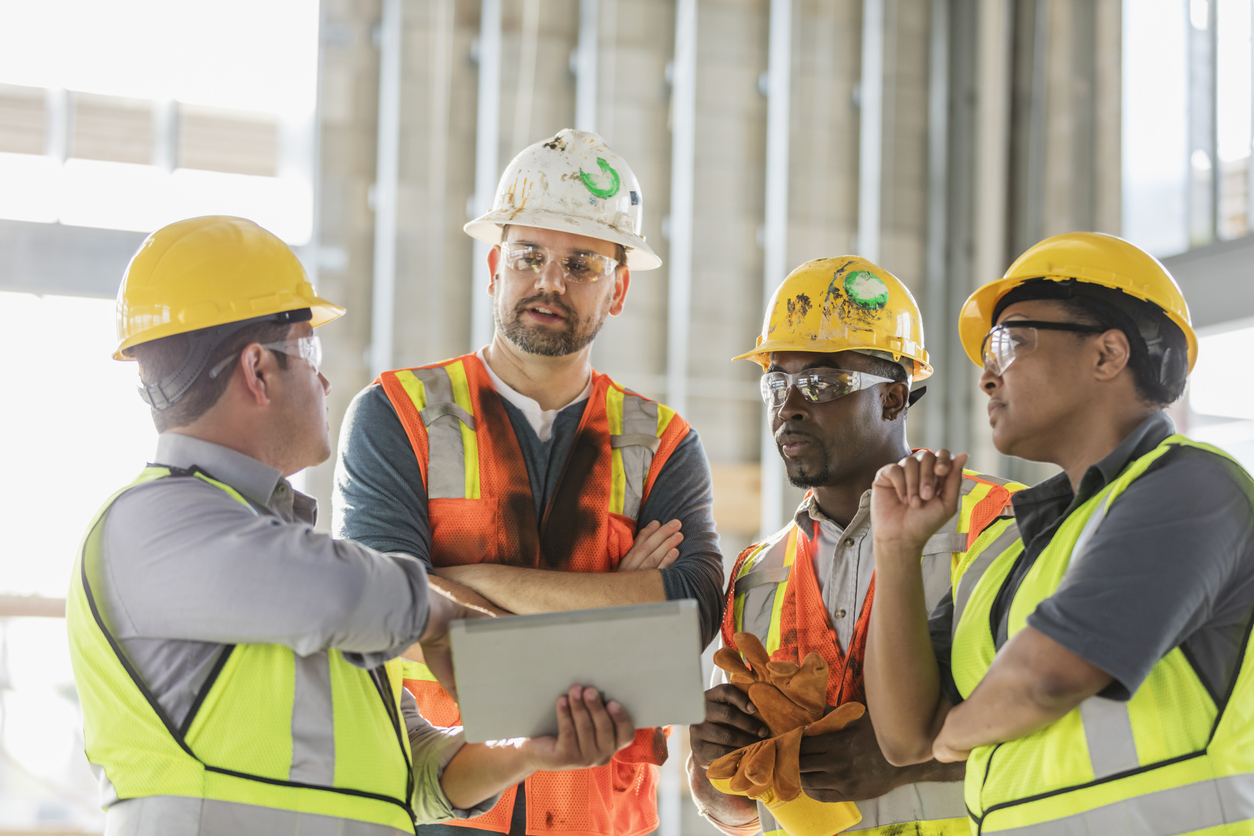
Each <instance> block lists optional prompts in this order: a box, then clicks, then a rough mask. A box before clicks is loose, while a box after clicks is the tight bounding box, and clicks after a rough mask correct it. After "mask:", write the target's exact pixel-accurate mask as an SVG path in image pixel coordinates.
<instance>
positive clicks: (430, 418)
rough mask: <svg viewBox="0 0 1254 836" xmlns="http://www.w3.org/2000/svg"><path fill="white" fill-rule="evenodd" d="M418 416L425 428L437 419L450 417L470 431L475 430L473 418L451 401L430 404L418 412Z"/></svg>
mask: <svg viewBox="0 0 1254 836" xmlns="http://www.w3.org/2000/svg"><path fill="white" fill-rule="evenodd" d="M418 415H419V417H421V418H422V423H423V426H425V427H430V426H431V424H432V423H433V422H434V421H435V419H437V418H443V417H444V416H445V415H452V416H453V417H454V418H456V419H457V420H458V421H461V422H462V423H463V424H465V425H466V426H467V427H469V428H470V429H471V430H473V429H474V428H475V417H474V416H473V415H471V414H470V413H469V412H467V411H466V410H464V409H462V408H461V407H460V406H458V405H457V404H455V403H453V402H452V401H445V402H444V403H436V404H431V406H429V407H427V408H426V409H424V410H423V411H422V412H419V413H418Z"/></svg>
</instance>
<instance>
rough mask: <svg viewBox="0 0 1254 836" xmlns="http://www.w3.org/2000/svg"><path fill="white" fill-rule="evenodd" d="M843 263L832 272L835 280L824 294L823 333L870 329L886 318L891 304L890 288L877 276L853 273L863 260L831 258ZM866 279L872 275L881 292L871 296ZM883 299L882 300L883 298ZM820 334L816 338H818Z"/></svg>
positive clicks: (862, 271) (866, 272)
mask: <svg viewBox="0 0 1254 836" xmlns="http://www.w3.org/2000/svg"><path fill="white" fill-rule="evenodd" d="M829 260H831V261H839V262H840V263H839V264H838V266H837V267H836V268H835V270H833V272H832V280H831V282H829V283H828V285H827V292H826V293H825V294H824V295H823V319H822V323H821V325H820V331H821V332H822V333H823V334H826V335H833V334H836V333H838V332H839V333H843V332H845V331H847V330H848V329H849V328H850V327H852V328H857V329H863V330H869V329H870V328H871V327H872V325H873V324H874V323H875V322H876V321H878V320H880V319H882V318H883V316H884V307H885V305H887V303H888V288H887V286H885V285H884V283H883V280H881V279H880V278H879V277H878V276H876V275H875V274H874V273H870V272H868V271H866V270H854V269H853V268H854V267H855V266H857V265H858V264H859V263H860V262H861V259H856V258H849V259H839V260H838V259H829ZM866 276H870V277H871V278H873V279H874V280H875V281H876V282H879V285H880V287H882V293H878V292H877V293H871V292H870V291H871V290H878V288H870V287H867V286H866V279H865V277H866ZM881 296H882V299H881V298H880V297H881ZM819 336H820V335H816V338H818V337H819Z"/></svg>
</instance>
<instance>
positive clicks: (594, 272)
mask: <svg viewBox="0 0 1254 836" xmlns="http://www.w3.org/2000/svg"><path fill="white" fill-rule="evenodd" d="M501 257H502V259H503V260H504V262H505V266H506V268H508V269H509V270H510V271H512V272H514V273H517V274H519V275H520V276H523V277H530V278H532V279H533V280H534V278H535V277H536V276H538V275H540V274H541V273H543V272H544V269H545V268H546V267H548V266H549V262H550V261H556V262H557V265H558V267H560V268H561V270H562V276H563V278H565V279H566V281H568V282H575V283H577V284H584V283H590V282H595V281H599V280H600V279H604V278H605V277H607V276H609V275H611V274H612V273H613V272H614V270H615V268H617V267H618V259H615V258H610V257H609V256H608V255H598V254H597V253H583V252H574V253H568V254H566V255H558V254H556V253H554V252H553V251H552V250H550V249H548V248H547V247H540V246H537V245H535V244H520V243H504V244H501Z"/></svg>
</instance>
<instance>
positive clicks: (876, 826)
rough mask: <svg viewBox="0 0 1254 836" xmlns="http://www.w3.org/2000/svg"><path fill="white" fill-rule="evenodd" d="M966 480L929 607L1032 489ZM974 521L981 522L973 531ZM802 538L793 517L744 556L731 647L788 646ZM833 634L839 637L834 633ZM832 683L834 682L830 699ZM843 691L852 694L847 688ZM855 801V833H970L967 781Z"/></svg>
mask: <svg viewBox="0 0 1254 836" xmlns="http://www.w3.org/2000/svg"><path fill="white" fill-rule="evenodd" d="M964 477H965V478H964V479H963V484H962V497H961V500H960V505H959V509H960V513H958V514H955V515H954V517H953V518H952V519H951V520H949V521H948V522H947V523H946V524H945V526H944V527H943V528H942V529H941V530H940V531H939V532H937V533H936V534H935V535H933V536H932V537H931V538H929V539H928V542H927V543H926V544H925V546H924V554H923V555H922V558H921V569H922V572H923V576H924V579H925V592H926V597H927V603H928V607H929V609H930V608H931V607H933V606H935V605H936V604H937V603H939V601H940V599H941V598H943V597H944V595H945V593H946V592H948V590H949V580H950V574H951V571H952V570H953V568H954V566H955V557H956V556H957V555H962V553H964V552H966V551H967V549H968V548H969V547H971V546H972V544H976V547H977V548H979V549H981V550H984V549H986V548H988V546H989V544H990V543H991V542H992V541H994V540H996V534H993V535H992V536H991V537H990V536H987V534H988V532H990V530H995V531H997V532H1000V531H1002V530H1003V529H1004V528H1005V527H1006V526H1008V525H1013V523H1012V522H1010V521H1005V520H999V519H998V517H999V516H1000V515H1002V514H1004V513H1008V512H1009V505H1008V503H1009V500H1010V496H1011V494H1012V493H1013V492H1014V491H1017V490H1021V489H1022V488H1024V487H1025V486H1024V485H1022V484H1019V483H1016V482H1009V481H1006V480H1002V479H997V478H995V477H989V476H985V475H983V474H979V473H974V472H970V471H967V472H965V473H964ZM972 525H974V526H975V527H976V528H975V529H974V530H973V529H972V528H971V526H972ZM803 537H804V535H803V534H802V533H801V532H800V530H799V529H798V527H797V524H796V522H795V520H794V521H793V522H792V523H790V524H789V525H788V526H787V527H785V528H784V529H783V530H782V531H780V532H779V533H777V534H775V535H774V536H773V537H771V538H769V539H767V540H765V541H763V542H761V543H758V544H755V545H753V546H750V547H749V548H748V549H746V550H745V551H744V552H743V553H742V554H741V556H740V559H739V561H738V562H737V565H736V567H735V568H734V569H733V571H732V576H731V580H730V583H729V585H728V587H729V596H730V600H729V601H728V602H727V610H726V611H727V613H728V617H727V618H726V619H725V622H724V630H723V633H724V636H723V639H724V643H725V644H728V645H729V646H731V644H730V642H729V641H728V639H729V638H730V635H733V634H734V633H736V632H741V631H747V632H751V633H753V634H754V635H756V636H758V637H759V638H760V639H762V638H763V637H765V639H764V641H763V645H764V646H765V648H766V650H767V652H768V653H770V654H772V656H773V657H774V655H775V654H776V653H778V652H779V651H780V650H781V647H782V633H783V629H782V625H783V623H784V620H785V619H784V602H785V601H786V600H787V599H788V591H789V586H790V584H791V583H793V582H794V581H795V580H796V579H797V578H798V577H800V576H799V574H798V573H799V572H802V571H804V569H803V568H802V567H798V566H797V565H796V560H797V556H798V554H799V553H800V552H802V551H803V550H802V549H800V548H799V540H800V539H802V538H803ZM999 544H1000V543H999ZM964 557H965V556H964ZM868 597H869V596H868ZM863 608H864V609H865V602H864V604H863ZM862 615H864V616H865V615H866V613H865V612H864V613H862ZM829 626H830V616H829ZM832 638H833V641H835V636H834V635H833V637H832ZM783 649H784V650H785V651H788V650H789V648H783ZM793 650H794V653H795V655H797V656H799V655H800V651H799V650H796V649H793ZM789 658H791V657H789ZM794 661H800V660H799V659H796V660H794ZM842 668H843V666H841V665H832V664H830V661H829V670H830V674H829V675H830V676H831V677H838V676H843V673H844V671H843V670H842ZM831 685H832V683H831V682H829V693H828V698H829V701H830V699H831V692H832V688H831ZM843 693H845V698H846V699H847V698H848V689H844V691H843ZM856 803H857V805H858V811H859V812H860V813H861V814H862V821H861V822H859V823H858V824H857V825H855V826H854V827H852V828H850V830H849V831H848V832H859V833H865V834H868V835H869V836H870V835H874V836H878V834H884V836H888V834H897V833H900V832H903V831H902V830H901V826H902V825H908V826H909V828H910V831H909V832H911V833H915V834H923V836H960V835H961V836H967V834H968V833H969V832H970V825H969V823H968V821H967V818H966V810H965V807H964V805H963V799H962V793H961V789H960V785H959V784H958V782H956V781H953V782H944V783H926V784H909V785H906V786H903V787H898V788H896V789H894V790H892V791H891V792H889V793H887V794H885V795H884V796H881V797H880V798H877V799H871V800H869V801H860V802H856ZM758 817H759V822H760V824H761V827H762V829H763V831H764V833H771V832H775V833H779V834H783V833H784V831H783V830H782V829H780V827H779V824H778V822H777V821H776V820H775V818H774V817H773V816H772V815H771V813H770V810H769V809H768V808H767V807H766V805H765V804H761V803H759V804H758Z"/></svg>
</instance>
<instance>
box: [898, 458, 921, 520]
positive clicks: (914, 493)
mask: <svg viewBox="0 0 1254 836" xmlns="http://www.w3.org/2000/svg"><path fill="white" fill-rule="evenodd" d="M898 466H899V467H900V468H901V475H902V478H903V479H904V480H905V483H906V501H907V502H909V503H910V507H911V508H918V507H919V504H920V503H919V501H918V498H919V460H918V459H916V458H914V457H913V456H911V457H909V458H906V459H903V460H902V462H901V464H900V465H898Z"/></svg>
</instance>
